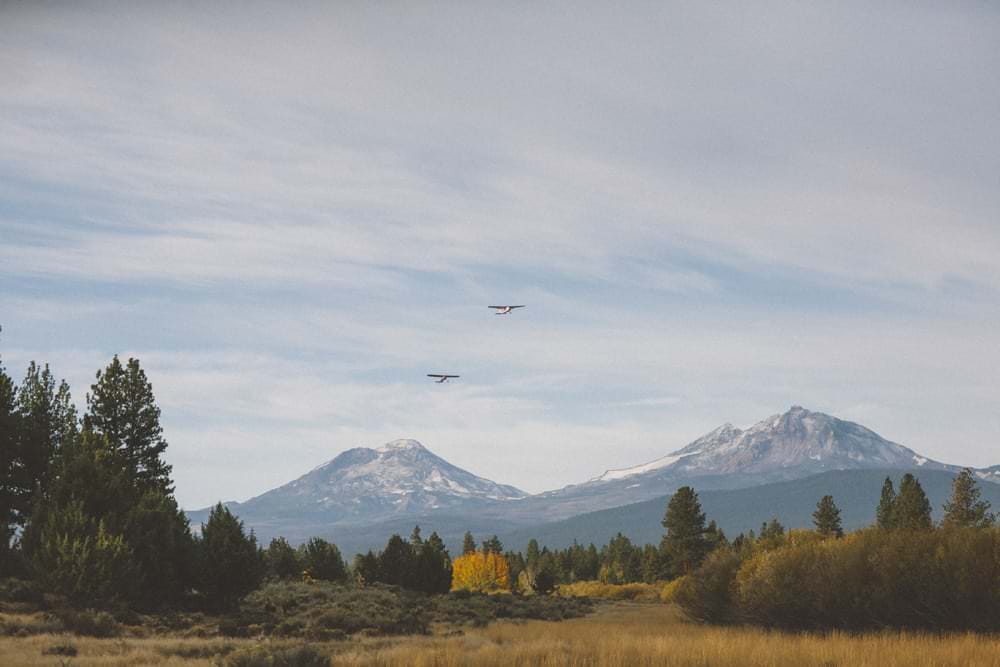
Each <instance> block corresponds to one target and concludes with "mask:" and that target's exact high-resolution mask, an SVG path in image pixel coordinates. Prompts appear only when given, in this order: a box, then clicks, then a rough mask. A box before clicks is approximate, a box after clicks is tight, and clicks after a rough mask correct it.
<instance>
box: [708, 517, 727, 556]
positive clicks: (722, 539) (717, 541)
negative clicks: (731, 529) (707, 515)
mask: <svg viewBox="0 0 1000 667" xmlns="http://www.w3.org/2000/svg"><path fill="white" fill-rule="evenodd" d="M705 539H706V540H708V546H709V551H715V550H716V549H718V548H720V547H727V546H729V540H728V539H726V534H725V533H724V532H722V529H721V528H719V527H718V526H717V525H716V524H715V520H714V519H713V520H711V521H709V522H708V526H707V527H706V528H705Z"/></svg>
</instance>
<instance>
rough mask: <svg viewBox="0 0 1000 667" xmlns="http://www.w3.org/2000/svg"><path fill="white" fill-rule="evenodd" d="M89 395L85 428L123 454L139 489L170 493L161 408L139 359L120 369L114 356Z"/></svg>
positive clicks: (119, 363) (98, 377) (116, 357)
mask: <svg viewBox="0 0 1000 667" xmlns="http://www.w3.org/2000/svg"><path fill="white" fill-rule="evenodd" d="M90 391H91V393H89V394H87V414H86V415H85V416H84V427H85V428H87V429H89V430H92V431H94V432H96V433H100V434H102V435H104V436H105V437H107V439H108V441H109V442H110V443H111V444H112V445H113V446H114V447H116V448H118V449H119V450H120V451H121V452H122V453H123V455H124V457H125V460H126V461H127V462H128V463H129V466H130V467H131V469H132V471H133V474H134V475H135V479H136V483H137V484H138V485H140V486H144V487H147V488H155V489H160V490H162V491H165V492H167V493H169V492H171V490H172V487H171V481H170V466H169V465H167V463H166V462H165V461H164V460H163V459H162V458H161V457H162V455H163V452H164V450H166V448H167V441H166V440H165V439H164V438H163V428H162V427H161V426H160V408H158V407H157V406H156V402H155V400H154V397H153V386H152V385H151V384H150V382H149V381H148V380H147V379H146V373H145V371H143V370H142V368H140V367H139V361H138V359H129V360H128V363H127V365H125V366H122V363H121V361H119V360H118V355H115V357H114V358H113V359H112V360H111V363H110V364H109V365H108V367H107V368H106V369H105V370H104V371H98V372H97V382H96V383H94V384H93V385H91V387H90Z"/></svg>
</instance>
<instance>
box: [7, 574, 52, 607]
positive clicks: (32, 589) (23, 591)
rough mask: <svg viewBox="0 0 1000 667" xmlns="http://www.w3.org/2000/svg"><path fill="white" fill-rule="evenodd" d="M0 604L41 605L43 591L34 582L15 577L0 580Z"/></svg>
mask: <svg viewBox="0 0 1000 667" xmlns="http://www.w3.org/2000/svg"><path fill="white" fill-rule="evenodd" d="M0 602H23V603H30V604H40V603H41V602H42V591H41V589H39V587H38V584H36V583H35V582H33V581H29V580H26V579H15V578H13V577H11V578H7V579H3V580H0Z"/></svg>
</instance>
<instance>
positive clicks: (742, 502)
mask: <svg viewBox="0 0 1000 667" xmlns="http://www.w3.org/2000/svg"><path fill="white" fill-rule="evenodd" d="M902 474H903V473H902V472H901V471H900V470H894V469H886V470H834V471H829V472H825V473H820V474H818V475H812V476H810V477H805V478H802V479H796V480H791V481H787V482H774V483H771V484H764V485H760V486H752V487H748V488H744V489H734V490H710V491H699V492H698V497H699V500H700V501H701V506H702V509H703V510H704V511H705V515H706V517H707V518H708V519H710V520H714V521H715V522H716V523H717V524H718V525H719V527H720V528H722V530H723V531H725V533H726V534H727V535H728V536H729V537H730V538H733V537H735V536H736V535H737V534H739V533H740V532H744V531H747V530H751V529H752V530H754V531H759V530H760V525H761V523H763V522H765V521H770V520H771V519H773V518H777V519H778V520H779V521H780V522H781V523H782V525H784V526H785V527H786V528H811V527H812V525H813V524H812V512H813V511H814V510H815V509H816V502H817V501H818V500H819V499H820V498H822V497H823V496H825V495H831V496H833V498H834V502H836V503H837V507H838V508H840V510H841V520H842V522H843V525H844V529H845V530H854V529H857V528H861V527H864V526H868V525H871V524H872V523H873V522H874V520H875V508H876V506H877V505H878V501H879V496H880V493H881V490H882V482H883V481H884V480H885V478H886V477H887V476H889V477H891V478H892V479H893V483H894V485H895V486H896V488H897V489H898V488H899V478H900V476H901V475H902ZM954 478H955V473H953V472H950V471H944V470H923V471H921V472H920V473H919V479H920V485H921V486H922V487H923V489H924V492H925V493H926V494H927V497H928V499H929V500H930V502H931V507H932V510H933V514H934V518H935V520H940V519H941V516H942V506H943V505H944V503H945V502H946V501H947V499H948V497H949V495H950V494H951V482H952V480H953V479H954ZM980 489H981V490H982V498H983V499H984V500H987V501H989V502H990V503H991V504H992V506H993V508H994V509H1000V484H980ZM669 500H670V496H669V495H667V496H662V497H659V498H654V499H651V500H646V501H643V502H641V503H635V504H632V505H625V506H623V507H614V508H611V509H605V510H600V511H597V512H590V513H587V514H579V515H577V516H574V517H571V518H569V519H564V520H562V521H556V522H552V523H544V524H538V525H534V526H521V527H518V528H513V529H509V528H508V529H501V530H500V531H499V532H498V534H499V535H500V538H501V540H502V541H503V543H504V544H505V545H506V546H507V548H511V549H518V550H522V551H523V550H524V549H525V548H526V546H527V543H528V540H530V539H531V538H535V539H537V540H538V541H539V543H540V544H544V545H546V546H548V547H550V548H563V547H567V546H569V545H571V544H572V543H573V541H574V540H576V541H577V542H579V543H580V544H589V543H591V542H593V543H595V544H598V545H601V544H605V543H607V542H608V540H610V539H611V538H612V537H614V536H615V534H617V533H619V532H620V533H622V534H624V535H626V536H628V538H629V539H631V540H632V541H633V542H637V543H639V544H645V543H652V544H657V543H659V541H660V538H662V537H663V526H662V524H661V521H662V520H663V515H664V513H665V511H666V506H667V502H669ZM442 535H443V536H445V539H446V540H448V539H449V538H452V536H451V535H450V534H447V533H446V532H443V533H442ZM453 539H454V538H453ZM450 543H451V542H450V541H449V544H450Z"/></svg>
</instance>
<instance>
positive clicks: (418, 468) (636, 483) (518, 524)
mask: <svg viewBox="0 0 1000 667" xmlns="http://www.w3.org/2000/svg"><path fill="white" fill-rule="evenodd" d="M960 469H961V468H960V467H959V466H954V465H948V464H944V463H940V462H938V461H933V460H931V459H929V458H927V457H924V456H921V455H919V454H918V453H916V452H914V451H913V450H911V449H908V448H906V447H904V446H903V445H900V444H897V443H894V442H891V441H889V440H886V439H885V438H883V437H882V436H880V435H878V434H877V433H875V432H873V431H871V430H869V429H867V428H865V427H864V426H861V425H859V424H855V423H853V422H849V421H844V420H841V419H837V418H836V417H831V416H830V415H826V414H823V413H819V412H811V411H809V410H806V409H805V408H802V407H799V406H795V407H792V408H791V409H790V410H789V411H788V412H785V413H784V414H779V415H774V416H772V417H768V418H767V419H765V420H763V421H761V422H759V423H757V424H755V425H754V426H751V427H750V428H748V429H746V430H742V429H740V428H737V427H735V426H733V425H731V424H725V425H723V426H721V427H719V428H717V429H715V430H714V431H712V432H710V433H708V434H706V435H704V436H702V437H701V438H698V439H697V440H695V441H694V442H692V443H690V444H689V445H687V446H685V447H682V448H681V449H678V450H676V451H674V452H672V453H670V454H668V455H667V456H664V457H661V458H659V459H656V460H654V461H651V462H649V463H645V464H643V465H639V466H634V467H631V468H621V469H616V470H608V471H606V472H605V473H604V474H602V475H599V476H597V477H594V478H592V479H590V480H588V481H586V482H583V483H582V484H576V485H571V486H567V487H564V488H562V489H557V490H554V491H547V492H545V493H540V494H536V495H528V494H526V493H524V492H523V491H520V490H519V489H516V488H514V487H512V486H507V485H503V484H498V483H496V482H493V481H490V480H488V479H485V478H482V477H478V476H476V475H474V474H472V473H471V472H468V471H466V470H462V469H461V468H458V467H456V466H453V465H452V464H450V463H448V462H447V461H445V460H444V459H442V458H440V457H439V456H437V455H435V454H433V453H432V452H430V451H429V450H428V449H427V448H425V447H424V446H423V445H421V444H420V443H419V442H417V441H416V440H396V441H393V442H390V443H388V444H386V445H384V446H382V447H379V448H377V449H369V448H364V447H359V448H355V449H350V450H347V451H345V452H343V453H342V454H340V455H339V456H337V457H336V458H334V459H333V460H331V461H329V462H328V463H325V464H323V465H321V466H319V467H318V468H316V469H314V470H312V471H311V472H309V473H307V474H306V475H303V476H302V477H300V478H298V479H296V480H294V481H292V482H289V483H288V484H285V485H283V486H281V487H278V488H276V489H273V490H271V491H268V492H267V493H264V494H262V495H260V496H257V497H255V498H252V499H250V500H248V501H246V502H244V503H229V504H228V506H229V507H230V508H231V509H232V510H233V511H234V512H235V513H236V514H237V515H239V517H240V518H241V519H242V520H243V521H244V522H245V523H246V525H247V526H248V527H251V528H253V529H254V530H255V531H256V533H257V535H258V537H259V538H261V539H262V540H263V541H266V540H268V539H270V538H271V537H275V536H278V535H283V536H285V537H286V538H288V539H289V540H292V541H302V540H305V539H308V538H309V537H311V536H320V537H326V538H328V539H333V540H334V541H336V542H338V543H341V544H343V545H345V546H344V550H345V551H346V552H347V553H352V552H351V551H350V548H363V549H367V548H371V547H378V546H381V545H384V543H385V541H386V539H387V538H388V537H389V535H391V534H392V533H393V532H400V533H408V532H409V530H410V529H412V526H413V525H414V524H416V523H419V524H420V525H421V526H423V527H424V528H425V529H426V530H438V532H439V533H440V534H441V535H442V536H445V534H446V533H447V534H448V535H458V536H460V535H461V533H463V532H464V531H465V530H471V531H473V532H474V533H476V534H477V535H481V534H484V533H485V534H487V535H488V534H492V533H497V534H507V535H517V534H519V533H518V531H519V530H521V529H527V528H529V527H534V526H539V525H550V524H551V525H556V524H558V522H560V521H565V520H573V521H576V520H577V519H573V517H579V516H581V515H587V516H589V517H590V519H588V520H595V521H596V520H597V519H596V518H595V517H597V516H598V515H597V514H594V513H595V512H596V513H599V512H601V511H612V510H611V508H621V507H624V506H634V505H635V504H636V503H640V504H641V503H642V502H644V501H655V502H654V503H653V504H654V505H656V504H658V503H660V504H662V499H663V497H664V496H667V495H669V494H671V493H673V492H674V491H675V490H677V489H678V488H679V487H681V486H685V485H690V486H693V487H695V488H696V489H697V490H698V492H699V493H704V494H707V495H706V496H705V497H708V498H711V497H714V493H715V492H720V493H721V492H724V491H733V490H737V489H749V488H750V487H762V486H764V485H773V484H774V483H776V482H787V481H790V480H802V479H804V478H810V477H813V476H816V475H822V474H824V473H831V472H833V471H844V472H845V473H846V472H850V471H859V472H861V471H872V470H874V471H879V475H881V477H882V478H884V474H883V473H884V471H886V470H893V471H902V470H911V471H920V473H919V474H920V476H921V479H923V478H924V476H925V475H928V474H931V473H941V474H944V475H946V476H948V475H951V474H954V473H956V472H958V471H959V470H960ZM976 473H977V474H978V476H979V477H980V479H982V480H983V481H989V482H996V483H997V484H996V486H997V488H998V489H1000V465H998V466H994V467H992V468H983V469H979V470H977V471H976ZM876 476H878V475H876ZM844 479H847V478H844ZM988 486H991V487H992V486H993V485H992V484H990V485H988ZM748 493H749V494H750V495H746V496H744V497H743V500H742V501H741V502H746V503H757V504H754V505H750V506H748V508H747V509H748V510H750V511H758V510H762V508H766V507H770V505H768V504H766V503H765V504H761V502H762V501H761V500H760V497H758V496H754V495H753V494H752V492H749V491H748ZM821 495H823V494H821ZM832 495H834V496H835V497H838V494H837V493H833V494H832ZM817 499H818V496H817V497H816V498H813V499H812V500H811V501H810V503H808V505H809V507H808V511H809V512H811V511H812V509H811V505H813V504H815V501H816V500H817ZM838 502H839V497H838ZM865 502H867V500H866V501H865ZM859 506H860V505H859ZM657 511H658V512H660V514H661V516H660V517H659V518H656V520H655V521H653V522H652V523H651V524H648V526H647V529H649V530H654V531H658V530H660V528H659V520H660V518H662V506H661V507H659V509H658V510H657ZM770 511H771V510H767V512H770ZM207 516H208V510H207V509H205V510H200V511H195V512H190V513H189V517H190V519H191V521H192V523H193V524H194V525H195V526H197V525H198V524H199V523H200V522H203V521H205V520H206V519H207ZM600 516H604V515H600ZM607 516H616V517H617V516H619V515H618V514H612V515H607ZM622 516H626V515H622ZM733 516H737V515H733ZM720 518H721V517H720ZM767 518H770V517H767ZM779 518H780V517H779ZM581 520H582V519H581ZM644 521H645V519H644ZM737 524H739V525H740V526H741V528H740V530H742V529H743V528H745V527H746V526H743V525H742V524H740V522H739V521H735V520H734V523H733V524H732V525H737ZM573 525H577V524H573ZM623 525H631V524H628V523H627V522H626V523H624V524H623ZM643 525H646V524H645V523H644V524H643ZM790 525H798V524H795V523H794V522H793V523H791V524H790ZM723 526H724V527H725V526H726V524H723ZM750 527H753V526H750ZM546 530H547V529H546ZM615 532H617V531H615ZM557 533H558V531H557Z"/></svg>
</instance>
